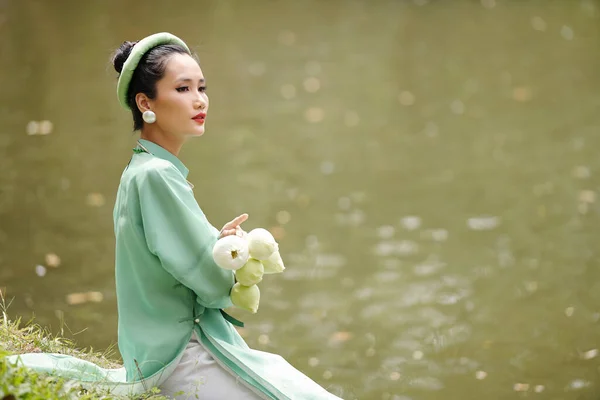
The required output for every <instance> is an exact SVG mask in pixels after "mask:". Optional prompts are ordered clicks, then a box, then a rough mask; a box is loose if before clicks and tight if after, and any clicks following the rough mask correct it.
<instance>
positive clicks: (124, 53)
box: [112, 41, 137, 74]
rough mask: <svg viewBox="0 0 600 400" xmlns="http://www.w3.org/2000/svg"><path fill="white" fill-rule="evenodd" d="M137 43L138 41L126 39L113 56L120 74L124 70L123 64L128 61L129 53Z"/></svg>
mask: <svg viewBox="0 0 600 400" xmlns="http://www.w3.org/2000/svg"><path fill="white" fill-rule="evenodd" d="M136 43H137V41H136V42H127V41H125V42H123V44H122V45H121V46H119V48H118V49H117V50H116V51H115V53H114V55H113V58H112V63H113V66H114V67H115V70H116V71H117V72H118V73H119V74H120V73H121V71H122V70H123V64H125V61H127V57H129V55H130V54H131V49H133V46H135V44H136Z"/></svg>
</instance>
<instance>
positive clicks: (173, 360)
mask: <svg viewBox="0 0 600 400" xmlns="http://www.w3.org/2000/svg"><path fill="white" fill-rule="evenodd" d="M113 64H114V67H115V69H116V70H117V72H119V73H120V75H119V81H118V84H117V94H118V98H119V102H120V103H121V105H122V106H124V107H125V108H127V109H129V110H131V112H132V115H133V122H134V129H135V130H140V132H141V133H140V140H139V141H138V144H137V146H136V147H135V148H134V154H133V156H132V159H131V161H130V162H129V164H128V165H127V167H126V168H125V171H124V172H123V175H122V177H121V182H120V185H119V189H118V193H117V199H116V203H115V208H114V213H113V216H114V224H115V235H116V285H117V303H118V311H119V334H118V343H119V350H120V352H121V355H122V356H123V360H124V364H125V369H126V371H127V381H128V382H135V381H139V380H142V381H143V380H149V379H153V382H157V383H158V384H159V386H160V388H161V389H162V392H163V393H165V394H167V395H169V396H173V397H177V398H196V397H195V396H196V395H197V396H198V398H201V399H215V400H216V399H219V400H222V399H259V398H260V399H338V397H336V396H334V395H332V394H330V393H328V392H327V391H326V390H325V389H323V388H322V387H320V386H319V385H317V384H316V383H315V382H314V381H312V380H311V379H309V378H308V377H306V376H305V375H304V374H302V373H301V372H300V371H298V370H296V369H295V368H294V367H292V366H291V365H290V364H289V363H287V362H286V361H285V360H284V359H283V358H282V357H280V356H278V355H274V354H270V353H265V352H260V351H256V350H252V349H250V348H249V347H248V346H247V345H246V343H245V342H244V340H243V339H242V338H241V337H240V336H239V334H238V333H237V331H236V330H235V328H234V327H233V325H232V322H233V323H237V321H236V320H234V319H233V318H231V317H230V316H229V315H227V314H226V313H224V312H223V310H222V309H223V308H226V307H229V306H231V305H232V303H231V300H230V297H229V293H230V290H231V288H232V286H233V284H234V283H235V277H234V275H233V272H232V271H227V270H224V269H222V268H219V267H218V266H217V265H216V264H215V263H214V261H213V259H212V248H213V246H214V244H215V243H216V241H217V240H218V238H220V237H223V236H227V235H235V234H239V235H243V234H244V231H243V230H242V229H241V227H240V225H241V224H242V223H243V222H244V221H245V220H246V219H247V217H248V216H247V214H242V215H240V216H239V217H237V218H235V219H233V220H232V221H231V222H229V223H227V224H226V225H225V226H224V227H223V229H221V230H220V231H219V230H218V229H216V228H214V227H213V226H212V225H211V224H210V223H209V222H208V220H207V219H206V217H205V215H204V214H203V212H202V210H201V209H200V207H199V206H198V204H197V202H196V200H195V198H194V194H193V191H192V189H193V186H192V185H191V184H189V182H187V181H186V177H187V174H188V170H187V168H186V167H185V166H184V165H183V163H182V162H181V161H180V160H179V159H178V158H177V155H178V154H179V151H180V149H181V147H182V146H183V144H184V143H185V142H186V141H187V140H188V139H189V138H191V137H195V136H201V135H202V134H204V122H205V120H206V118H207V111H208V96H207V94H206V86H205V79H204V75H203V73H202V70H201V68H200V66H199V64H198V62H197V60H196V58H195V57H194V56H193V55H192V54H191V53H190V51H189V49H188V47H187V46H186V44H185V43H184V42H183V41H181V39H179V38H177V37H176V36H173V35H171V34H169V33H158V34H154V35H151V36H149V37H146V38H144V39H143V40H141V41H139V42H136V43H131V42H125V43H123V44H122V45H121V47H120V48H119V49H118V50H117V51H116V53H115V55H114V58H113ZM157 377H158V378H157ZM178 392H183V393H178Z"/></svg>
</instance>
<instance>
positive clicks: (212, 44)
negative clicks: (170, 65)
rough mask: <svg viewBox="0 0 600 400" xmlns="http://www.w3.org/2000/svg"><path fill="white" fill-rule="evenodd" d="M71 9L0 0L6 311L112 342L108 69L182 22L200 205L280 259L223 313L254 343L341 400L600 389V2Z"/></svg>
mask: <svg viewBox="0 0 600 400" xmlns="http://www.w3.org/2000/svg"><path fill="white" fill-rule="evenodd" d="M61 4H62V5H61V6H60V7H57V6H55V5H51V4H50V3H48V4H46V2H42V1H34V0H27V1H18V2H17V1H4V2H1V1H0V63H1V69H0V71H2V72H1V73H0V85H1V87H2V88H3V95H2V96H0V168H1V171H2V172H3V173H2V174H1V175H0V221H1V224H0V289H1V290H2V291H3V293H4V292H5V293H7V294H8V296H9V297H12V296H14V297H15V299H14V302H13V305H12V306H11V309H10V314H11V315H12V316H16V315H22V316H24V318H25V319H27V318H28V317H29V316H31V315H33V314H35V316H36V319H37V321H38V322H40V323H42V324H44V325H47V326H50V327H52V329H53V330H54V331H58V330H59V329H60V327H61V321H63V320H64V323H65V324H66V325H67V326H66V327H65V329H66V330H67V332H68V331H71V332H72V335H71V336H74V337H75V338H76V340H77V342H78V343H79V344H80V345H82V346H94V348H105V347H107V346H108V345H109V344H110V343H113V342H115V341H116V329H117V327H116V299H115V294H114V280H113V266H114V260H113V258H114V250H113V246H114V239H113V232H112V205H113V202H114V198H115V193H116V188H117V184H118V179H119V177H120V173H121V172H122V169H123V168H124V166H125V165H126V163H127V161H128V160H129V157H130V154H131V150H130V149H131V147H132V146H133V142H134V137H135V136H132V135H130V125H131V121H130V120H129V119H130V117H129V115H128V114H127V113H126V112H124V111H123V110H120V109H119V106H118V104H117V101H116V97H115V94H114V85H115V74H114V73H113V71H112V68H111V67H110V66H109V65H108V64H107V61H108V57H109V55H110V52H111V51H112V49H114V48H116V47H117V46H118V45H119V44H120V43H121V42H122V41H123V40H134V39H138V38H140V37H142V36H144V35H146V34H148V33H150V32H155V31H159V30H160V31H162V30H166V31H171V32H173V33H175V34H177V35H179V36H181V37H183V38H184V39H185V40H186V41H188V42H189V43H190V44H191V45H192V47H194V48H195V49H196V51H197V52H198V53H199V55H200V58H201V60H202V67H203V70H204V73H205V75H206V77H207V80H208V85H209V95H210V98H211V107H210V112H209V117H208V120H207V134H206V135H205V137H203V138H202V139H199V140H196V141H194V142H193V143H190V144H189V146H187V147H186V148H185V149H184V151H183V154H182V159H183V161H184V162H185V163H186V165H187V166H188V167H189V168H190V170H191V174H190V180H191V181H192V182H193V183H194V184H195V186H196V189H195V193H196V197H197V199H198V201H199V203H200V205H201V206H202V207H203V209H204V211H205V212H206V214H207V215H208V216H209V218H210V220H211V221H212V222H213V224H214V225H217V226H220V225H221V224H223V223H224V222H225V221H228V220H230V219H231V218H232V216H233V215H238V214H239V213H240V212H248V213H249V214H250V219H249V221H248V222H247V223H246V224H247V225H246V228H249V229H251V228H253V227H256V226H262V227H266V228H268V229H270V230H271V231H272V232H273V234H274V235H275V236H276V237H277V239H278V240H279V241H280V244H281V250H282V255H283V257H284V260H285V262H286V266H287V269H286V271H285V273H284V274H281V275H277V276H273V277H272V279H270V280H269V282H267V283H265V284H264V285H263V286H262V287H261V292H262V303H261V308H260V312H259V313H258V314H256V315H254V316H250V315H248V314H244V313H243V312H241V311H239V310H233V311H232V312H233V313H234V314H235V315H236V316H237V317H240V318H241V319H243V320H245V321H246V322H247V325H246V328H245V329H243V330H242V331H241V333H242V334H243V336H244V337H245V338H246V340H247V341H248V343H249V344H250V345H251V346H252V347H255V348H258V349H262V350H265V351H271V352H276V353H279V354H281V355H283V356H284V357H286V358H287V359H289V360H290V361H291V362H292V363H293V364H294V365H296V366H297V367H298V368H300V369H301V370H303V371H305V372H306V373H307V374H308V375H309V376H311V377H312V378H313V379H315V380H317V381H318V382H319V383H320V384H322V385H324V386H325V387H327V388H328V389H329V390H331V391H332V392H334V393H336V394H338V395H340V396H342V397H344V398H346V399H382V400H409V399H422V400H424V399H439V398H440V396H442V397H444V398H449V399H471V398H472V399H480V398H494V399H496V398H498V399H500V398H517V397H522V396H525V395H526V396H530V397H535V398H540V399H541V398H547V399H558V398H560V399H593V398H597V397H598V396H600V387H599V386H598V385H599V384H600V380H599V377H598V371H599V367H600V363H599V357H598V348H599V346H600V345H599V339H598V337H600V336H599V334H600V328H599V322H600V309H599V306H598V304H600V303H599V302H600V283H598V282H600V279H599V278H600V273H599V272H598V268H597V267H598V253H597V251H596V248H597V246H596V243H597V242H598V240H599V239H600V237H599V236H598V230H597V229H596V227H597V225H598V211H599V208H598V203H597V195H596V193H597V191H598V185H599V181H598V173H599V167H600V163H599V161H598V157H597V149H598V148H599V147H600V135H598V130H599V128H600V117H598V111H597V110H598V107H599V106H600V78H598V71H599V67H600V55H599V54H600V53H598V51H597V50H598V48H600V29H599V28H600V3H599V2H598V1H592V0H587V1H585V0H582V1H579V0H577V1H575V0H573V1H569V2H566V1H565V2H543V1H530V2H515V1H499V0H481V1H466V0H464V1H462V0H461V1H459V0H457V1H453V2H435V1H427V0H418V1H417V0H413V1H379V2H367V1H358V0H357V1H348V2H339V1H338V2H317V1H309V2H275V3H273V2H258V3H257V2H251V3H244V2H229V1H219V2H179V3H177V6H174V5H172V3H170V2H160V1H158V0H155V1H150V2H146V6H145V7H143V8H139V7H134V6H132V5H123V4H120V3H114V4H106V3H94V2H91V3H90V2H75V1H65V2H62V3H61ZM117 5H118V6H117ZM133 16H135V18H134V17H133ZM132 18H134V19H135V21H136V22H135V23H132Z"/></svg>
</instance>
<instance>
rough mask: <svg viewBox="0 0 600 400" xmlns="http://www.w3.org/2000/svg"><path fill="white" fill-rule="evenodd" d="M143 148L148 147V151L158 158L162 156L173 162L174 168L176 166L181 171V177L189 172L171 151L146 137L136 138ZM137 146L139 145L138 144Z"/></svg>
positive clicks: (185, 176)
mask: <svg viewBox="0 0 600 400" xmlns="http://www.w3.org/2000/svg"><path fill="white" fill-rule="evenodd" d="M138 141H139V142H140V143H141V144H142V145H143V146H144V147H145V148H147V149H148V151H150V153H151V154H152V155H153V156H155V157H158V158H162V159H163V160H167V161H169V162H170V163H171V164H173V165H174V166H175V168H177V169H178V170H179V172H181V175H183V177H184V178H185V179H187V176H188V173H189V172H190V171H189V170H188V169H187V168H186V166H185V165H184V164H183V163H182V162H181V160H180V159H179V158H177V156H176V155H174V154H173V153H171V152H170V151H169V150H167V149H165V148H163V147H161V146H159V145H158V144H156V143H154V142H151V141H149V140H146V139H139V140H138ZM138 147H139V145H138Z"/></svg>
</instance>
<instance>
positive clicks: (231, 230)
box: [219, 213, 248, 239]
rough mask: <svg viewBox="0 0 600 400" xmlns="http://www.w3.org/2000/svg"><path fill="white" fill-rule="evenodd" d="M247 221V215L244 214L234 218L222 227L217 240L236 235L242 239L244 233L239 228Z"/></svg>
mask: <svg viewBox="0 0 600 400" xmlns="http://www.w3.org/2000/svg"><path fill="white" fill-rule="evenodd" d="M247 219H248V214H246V213H244V214H242V215H240V216H239V217H235V218H234V219H232V220H231V221H229V222H228V223H226V224H225V225H224V226H223V229H221V231H220V232H219V239H221V238H222V237H225V236H230V235H237V236H240V237H244V236H245V235H246V232H245V231H244V230H243V229H242V228H241V227H240V225H241V224H242V223H243V222H244V221H246V220H247Z"/></svg>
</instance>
